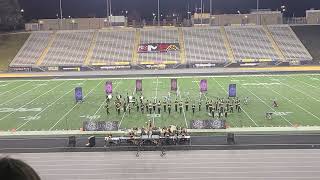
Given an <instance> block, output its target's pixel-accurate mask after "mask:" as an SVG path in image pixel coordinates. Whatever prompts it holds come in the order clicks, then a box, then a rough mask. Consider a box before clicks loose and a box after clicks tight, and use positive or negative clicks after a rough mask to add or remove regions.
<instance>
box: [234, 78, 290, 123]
mask: <svg viewBox="0 0 320 180" xmlns="http://www.w3.org/2000/svg"><path fill="white" fill-rule="evenodd" d="M240 85H241V84H240ZM241 86H242V85H241ZM242 87H243V88H244V89H245V90H247V91H248V92H250V93H251V94H252V95H254V96H255V97H256V98H258V99H259V100H260V101H261V102H262V103H263V104H265V105H266V106H268V107H269V108H270V109H272V110H273V111H274V112H277V111H276V110H275V109H274V108H272V107H271V106H270V105H268V104H267V103H266V102H265V101H264V100H262V99H261V98H260V97H259V96H257V95H256V94H255V93H253V92H252V91H251V90H249V89H248V88H246V87H245V86H242ZM280 117H282V118H283V119H284V120H285V121H287V122H288V123H289V124H290V125H291V126H293V124H292V123H291V122H290V121H289V120H288V119H287V118H285V117H284V116H282V115H280Z"/></svg>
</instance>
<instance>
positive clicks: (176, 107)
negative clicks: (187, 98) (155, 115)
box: [174, 99, 178, 112]
mask: <svg viewBox="0 0 320 180" xmlns="http://www.w3.org/2000/svg"><path fill="white" fill-rule="evenodd" d="M174 110H175V111H176V112H177V111H178V100H177V99H176V100H175V101H174Z"/></svg>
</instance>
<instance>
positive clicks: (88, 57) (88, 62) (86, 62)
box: [84, 31, 98, 66]
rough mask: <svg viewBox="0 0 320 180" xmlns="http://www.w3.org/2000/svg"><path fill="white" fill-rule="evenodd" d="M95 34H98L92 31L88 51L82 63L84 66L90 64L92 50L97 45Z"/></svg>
mask: <svg viewBox="0 0 320 180" xmlns="http://www.w3.org/2000/svg"><path fill="white" fill-rule="evenodd" d="M97 34H98V31H94V33H93V37H92V39H91V43H90V47H89V49H88V52H87V55H86V59H85V61H84V65H85V66H88V65H89V64H90V60H91V57H92V54H93V49H94V47H95V45H96V44H97V36H98V35H97Z"/></svg>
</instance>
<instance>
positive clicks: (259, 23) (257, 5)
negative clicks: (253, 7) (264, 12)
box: [257, 0, 260, 25]
mask: <svg viewBox="0 0 320 180" xmlns="http://www.w3.org/2000/svg"><path fill="white" fill-rule="evenodd" d="M259 24H260V23H259V0H257V25H259Z"/></svg>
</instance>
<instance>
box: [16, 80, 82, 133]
mask: <svg viewBox="0 0 320 180" xmlns="http://www.w3.org/2000/svg"><path fill="white" fill-rule="evenodd" d="M83 82H85V81H83ZM83 82H82V83H83ZM72 91H74V87H72V89H71V90H70V91H67V92H66V93H65V94H63V95H62V96H60V97H59V98H58V99H56V100H55V101H54V102H52V103H50V104H49V105H48V106H47V107H45V108H44V109H42V110H41V111H40V112H38V113H37V114H36V115H34V116H38V115H40V114H41V113H43V112H44V111H45V110H46V109H48V108H49V107H51V106H53V105H55V104H56V103H57V102H58V101H59V100H60V99H62V98H63V97H64V96H66V95H67V94H69V93H71V92H72ZM30 121H32V120H31V119H30V120H28V121H26V122H25V123H23V124H21V125H20V126H19V127H17V128H16V130H19V129H21V128H22V127H23V126H25V125H26V124H28V123H29V122H30Z"/></svg>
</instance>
